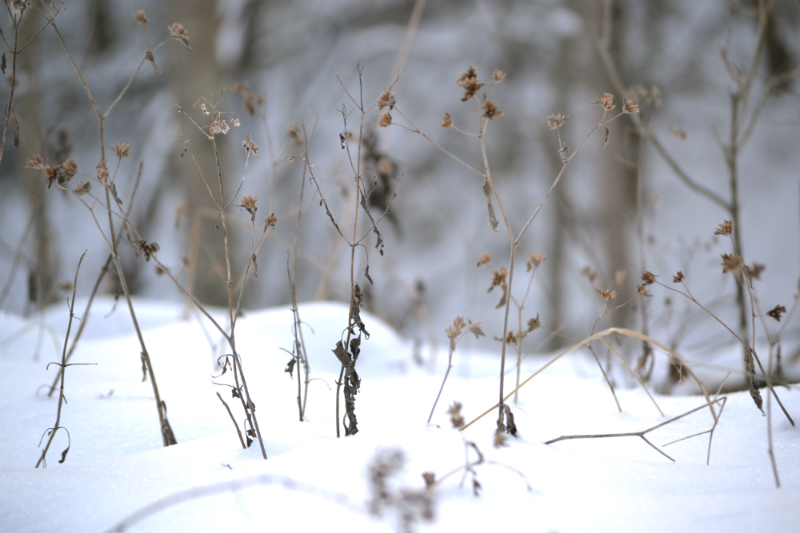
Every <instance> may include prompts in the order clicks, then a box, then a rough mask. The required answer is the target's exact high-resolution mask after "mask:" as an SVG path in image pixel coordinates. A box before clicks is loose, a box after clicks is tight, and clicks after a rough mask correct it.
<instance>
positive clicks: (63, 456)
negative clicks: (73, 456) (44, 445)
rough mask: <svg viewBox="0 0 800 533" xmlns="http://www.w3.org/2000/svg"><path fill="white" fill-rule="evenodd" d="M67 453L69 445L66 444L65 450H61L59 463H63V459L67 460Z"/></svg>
mask: <svg viewBox="0 0 800 533" xmlns="http://www.w3.org/2000/svg"><path fill="white" fill-rule="evenodd" d="M67 453H69V446H67V449H66V450H64V451H63V452H61V460H60V461H59V464H64V461H66V460H67Z"/></svg>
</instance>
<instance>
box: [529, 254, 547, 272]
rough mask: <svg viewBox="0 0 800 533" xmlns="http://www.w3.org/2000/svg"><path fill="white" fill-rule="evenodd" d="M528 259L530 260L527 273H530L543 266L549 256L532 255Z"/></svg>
mask: <svg viewBox="0 0 800 533" xmlns="http://www.w3.org/2000/svg"><path fill="white" fill-rule="evenodd" d="M528 257H529V259H528V270H527V271H528V272H530V271H531V270H533V269H534V268H539V265H541V264H542V263H543V262H544V260H545V258H546V257H547V256H546V255H544V254H530V255H529V256H528Z"/></svg>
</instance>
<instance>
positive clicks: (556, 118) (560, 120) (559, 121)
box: [547, 113, 572, 130]
mask: <svg viewBox="0 0 800 533" xmlns="http://www.w3.org/2000/svg"><path fill="white" fill-rule="evenodd" d="M571 116H572V115H569V116H566V117H565V116H564V115H562V114H561V113H552V114H550V115H548V117H547V127H548V128H550V129H551V130H557V129H558V128H560V127H561V126H563V125H564V123H565V122H566V121H567V120H569V117H571Z"/></svg>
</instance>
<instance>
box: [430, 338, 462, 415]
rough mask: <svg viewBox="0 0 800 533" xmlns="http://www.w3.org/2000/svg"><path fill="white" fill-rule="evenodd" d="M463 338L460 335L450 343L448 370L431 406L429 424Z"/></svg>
mask: <svg viewBox="0 0 800 533" xmlns="http://www.w3.org/2000/svg"><path fill="white" fill-rule="evenodd" d="M460 339H461V337H460V336H459V337H458V338H456V339H453V341H452V342H451V343H450V351H449V353H448V354H447V371H446V372H445V373H444V379H442V385H441V387H439V394H437V395H436V400H434V402H433V407H431V414H429V415H428V422H427V423H428V424H430V423H431V419H432V418H433V412H434V411H436V405H437V404H438V403H439V398H440V397H441V396H442V391H443V390H444V384H445V383H447V377H448V376H449V375H450V369H452V368H453V353H454V352H455V351H456V344H457V343H458V341H459V340H460Z"/></svg>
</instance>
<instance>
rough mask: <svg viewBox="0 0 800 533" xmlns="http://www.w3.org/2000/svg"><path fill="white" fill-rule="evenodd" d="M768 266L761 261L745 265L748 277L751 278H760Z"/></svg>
mask: <svg viewBox="0 0 800 533" xmlns="http://www.w3.org/2000/svg"><path fill="white" fill-rule="evenodd" d="M765 268H766V267H765V266H764V265H762V264H761V263H753V266H751V267H750V266H747V265H745V266H744V273H745V274H747V277H748V278H750V279H759V278H760V277H761V273H762V272H763V271H764V269H765Z"/></svg>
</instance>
